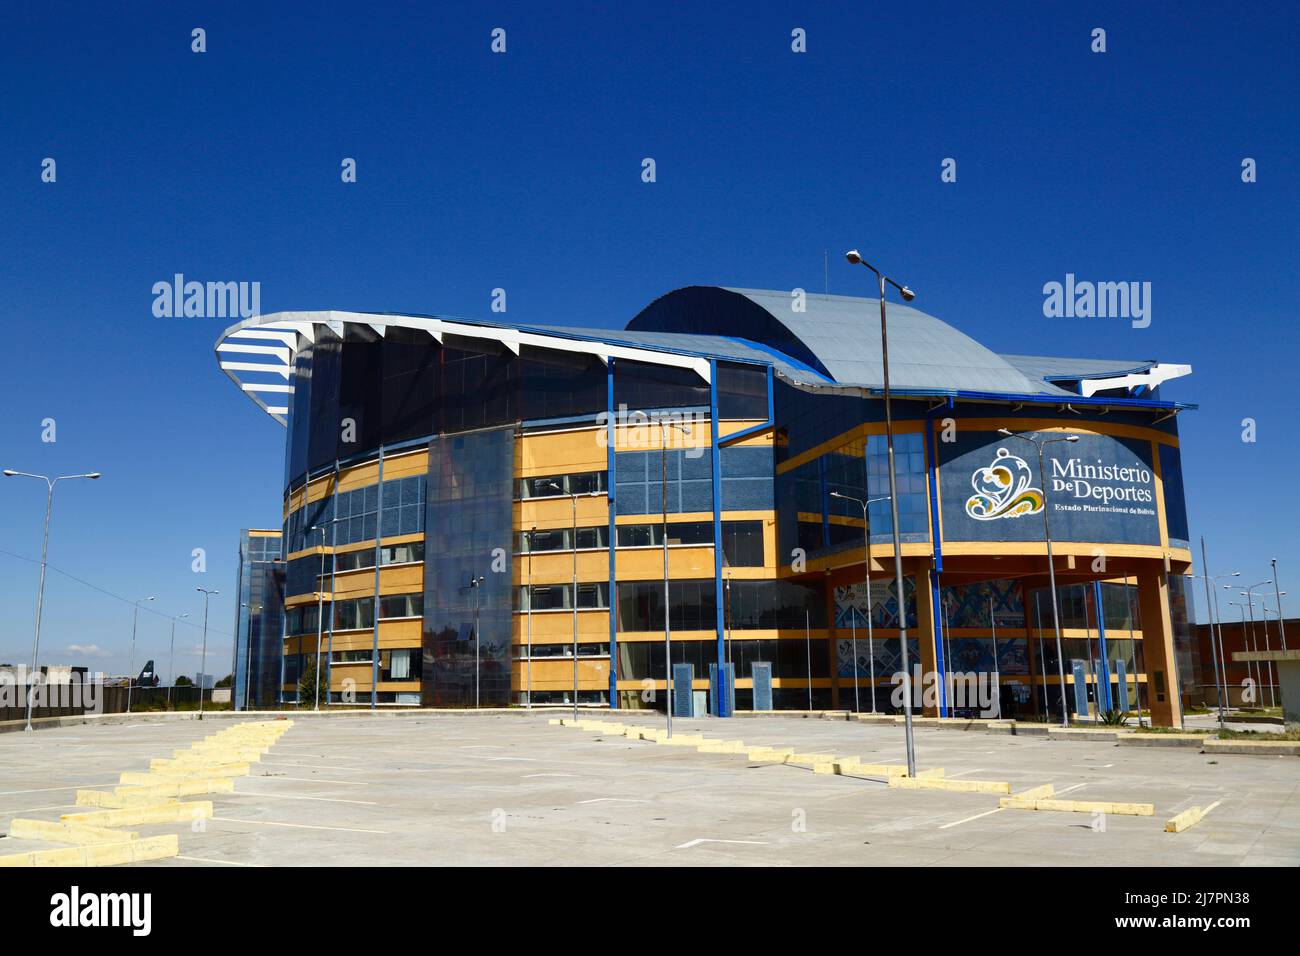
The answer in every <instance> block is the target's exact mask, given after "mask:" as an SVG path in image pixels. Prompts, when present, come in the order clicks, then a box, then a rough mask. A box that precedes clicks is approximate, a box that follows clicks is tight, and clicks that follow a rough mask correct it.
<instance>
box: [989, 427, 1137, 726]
mask: <svg viewBox="0 0 1300 956" xmlns="http://www.w3.org/2000/svg"><path fill="white" fill-rule="evenodd" d="M998 432H1000V433H1001V434H1003V435H1006V436H1007V437H1008V438H1020V439H1023V440H1024V441H1027V442H1032V443H1033V444H1034V447H1036V448H1037V449H1038V474H1039V475H1040V476H1041V478H1042V481H1043V537H1044V538H1045V539H1046V541H1047V576H1048V580H1049V581H1050V586H1051V589H1052V626H1053V627H1054V628H1055V630H1056V673H1057V678H1058V679H1059V680H1060V682H1061V726H1063V727H1069V726H1070V708H1069V706H1068V705H1067V704H1066V702H1065V651H1064V650H1063V649H1062V648H1061V612H1060V609H1059V608H1058V607H1057V602H1056V562H1055V560H1053V558H1052V524H1051V521H1050V520H1049V519H1048V516H1047V515H1048V512H1049V511H1050V510H1051V507H1050V506H1049V505H1048V503H1047V485H1048V481H1047V468H1046V466H1045V465H1044V464H1043V446H1045V445H1051V444H1053V443H1054V442H1071V443H1073V442H1077V441H1078V440H1079V436H1078V435H1065V436H1064V437H1062V438H1035V437H1034V436H1033V435H1025V434H1020V433H1017V432H1013V431H1010V430H1008V429H1006V428H999V429H998ZM1139 722H1140V718H1139Z"/></svg>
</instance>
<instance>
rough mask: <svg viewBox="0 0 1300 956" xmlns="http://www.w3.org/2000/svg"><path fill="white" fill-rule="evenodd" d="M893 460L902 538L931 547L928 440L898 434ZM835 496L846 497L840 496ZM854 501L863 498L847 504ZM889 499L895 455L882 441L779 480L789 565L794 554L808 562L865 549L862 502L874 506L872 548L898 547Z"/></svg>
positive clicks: (858, 445)
mask: <svg viewBox="0 0 1300 956" xmlns="http://www.w3.org/2000/svg"><path fill="white" fill-rule="evenodd" d="M894 462H895V465H896V468H897V484H898V522H899V531H900V537H901V538H902V540H903V541H904V542H924V541H928V540H929V537H930V516H929V508H930V499H929V493H928V491H927V481H926V463H925V436H924V435H923V434H921V433H920V432H900V433H898V434H896V435H895V436H894ZM835 493H838V494H841V495H845V496H846V497H845V498H837V497H834V494H835ZM853 498H856V499H858V500H857V501H853V500H849V499H853ZM888 498H889V455H888V447H887V444H886V440H885V436H883V435H871V436H869V437H868V438H867V439H866V440H861V439H859V440H857V441H851V442H847V443H846V444H844V445H842V446H840V447H839V448H836V449H834V450H832V451H828V452H826V453H824V454H822V455H819V456H817V457H816V458H813V459H810V460H808V461H805V462H803V463H801V464H800V465H798V466H797V467H795V468H792V469H790V470H789V471H786V472H785V473H783V474H781V475H779V476H778V478H777V499H778V512H779V518H778V527H779V529H780V533H781V548H782V554H783V558H782V561H783V563H788V562H789V558H788V557H785V556H788V555H790V554H792V553H793V552H794V549H796V548H799V549H801V550H802V551H803V553H804V554H805V555H807V556H808V557H818V556H821V555H825V554H831V553H834V552H836V551H842V550H846V549H852V548H861V547H862V546H863V538H864V531H865V529H864V527H863V523H862V505H861V504H859V503H858V502H859V501H866V502H870V504H869V506H868V508H867V516H868V519H869V520H870V523H871V542H872V544H873V545H875V544H886V543H888V542H890V541H892V540H893V513H892V509H891V507H890V502H889V500H888ZM871 499H877V500H875V501H872V500H871Z"/></svg>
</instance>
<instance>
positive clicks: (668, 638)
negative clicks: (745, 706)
mask: <svg viewBox="0 0 1300 956" xmlns="http://www.w3.org/2000/svg"><path fill="white" fill-rule="evenodd" d="M670 427H671V428H676V429H677V430H678V431H680V432H681V433H682V435H684V436H685V435H689V434H690V433H691V426H689V425H682V424H680V423H678V422H670V421H668V420H667V419H663V418H661V419H660V420H659V504H660V511H661V516H660V517H661V526H662V529H663V530H662V537H663V541H662V542H661V543H662V544H663V552H664V678H665V681H664V687H665V690H666V694H667V699H666V700H665V701H664V704H665V706H664V715H665V717H666V718H667V721H668V736H669V737H671V736H672V735H673V634H672V604H671V603H670V601H669V599H668V429H669V428H670ZM613 544H614V543H613V542H610V546H611V547H613ZM714 546H715V547H718V546H719V545H718V544H717V543H715V545H714Z"/></svg>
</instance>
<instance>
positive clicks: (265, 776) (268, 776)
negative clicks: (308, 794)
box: [247, 773, 370, 787]
mask: <svg viewBox="0 0 1300 956" xmlns="http://www.w3.org/2000/svg"><path fill="white" fill-rule="evenodd" d="M247 779H249V780H294V781H297V782H298V783H333V784H337V785H338V786H340V787H368V786H370V784H369V783H368V782H367V781H365V780H325V779H323V778H318V777H286V776H285V775H284V774H278V773H274V774H273V773H259V774H249V776H248V777H247Z"/></svg>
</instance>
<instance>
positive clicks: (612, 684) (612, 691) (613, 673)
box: [574, 359, 618, 709]
mask: <svg viewBox="0 0 1300 956" xmlns="http://www.w3.org/2000/svg"><path fill="white" fill-rule="evenodd" d="M616 361H617V360H616V359H610V360H609V364H608V366H607V367H606V371H605V403H606V405H607V406H608V407H607V408H606V410H605V411H606V415H605V459H606V466H605V467H606V469H607V474H606V478H605V485H606V488H607V491H608V494H607V497H608V498H609V706H610V707H612V708H614V709H617V708H618V583H617V581H615V570H616V563H615V560H614V558H615V549H616V547H617V545H618V532H617V529H616V528H615V526H614V525H615V521H614V518H615V516H616V515H617V514H618V508H617V504H616V502H615V500H614V488H615V487H616V485H615V471H614V469H615V466H616V464H617V458H616V456H615V455H614V439H615V436H616V435H617V431H616V430H615V427H614V363H615V362H616ZM574 545H575V547H576V546H577V542H576V541H575V542H574Z"/></svg>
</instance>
